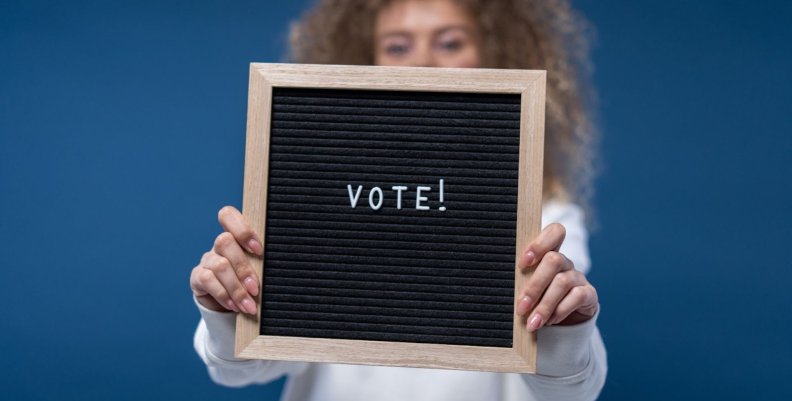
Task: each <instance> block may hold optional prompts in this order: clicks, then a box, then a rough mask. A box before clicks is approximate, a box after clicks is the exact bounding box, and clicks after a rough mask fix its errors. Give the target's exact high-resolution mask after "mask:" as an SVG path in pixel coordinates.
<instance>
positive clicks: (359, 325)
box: [261, 87, 520, 347]
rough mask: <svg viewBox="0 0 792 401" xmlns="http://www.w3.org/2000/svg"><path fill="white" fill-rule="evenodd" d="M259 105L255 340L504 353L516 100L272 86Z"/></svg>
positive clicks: (508, 337)
mask: <svg viewBox="0 0 792 401" xmlns="http://www.w3.org/2000/svg"><path fill="white" fill-rule="evenodd" d="M272 104H273V106H272V110H273V113H272V115H271V131H270V143H271V146H270V157H269V178H268V185H269V186H268V201H267V221H266V238H265V253H264V255H265V256H264V275H263V276H264V277H263V280H264V282H263V288H262V296H263V299H262V303H263V305H262V315H261V333H262V334H267V335H285V336H304V337H324V338H338V339H361V340H374V341H406V342H420V343H439V344H461V345H478V346H495V347H509V346H511V341H512V324H513V322H512V320H513V308H514V306H513V303H514V301H513V299H514V254H515V243H514V238H515V224H516V223H515V221H516V215H517V208H516V200H517V178H518V174H517V171H518V163H519V152H518V151H519V123H520V112H519V111H520V97H519V95H506V94H494V95H491V94H467V93H465V94H459V93H415V92H396V91H360V90H354V91H350V90H327V89H295V88H280V87H275V88H273V102H272ZM441 179H442V180H443V183H444V184H443V200H442V202H441V199H440V197H439V195H440V188H439V187H440V180H441ZM348 185H349V186H350V187H349V188H351V190H352V192H353V195H354V193H356V192H357V191H358V188H359V186H361V185H362V186H363V189H362V190H360V193H359V197H358V199H357V204H356V205H355V207H354V208H353V207H352V205H351V203H352V202H354V201H353V200H352V199H350V193H349V191H350V189H349V188H348V187H347V186H348ZM374 186H376V187H379V188H381V191H382V195H383V198H382V203H381V206H380V208H379V209H378V210H375V208H372V207H371V205H370V198H369V195H370V193H371V189H372V187H374ZM394 186H406V187H407V189H406V190H403V191H402V192H401V197H402V198H401V209H399V208H397V192H396V191H395V190H393V189H392V187H394ZM419 186H421V187H429V188H430V190H426V189H423V190H422V195H421V196H424V197H426V199H421V200H420V202H421V203H420V206H428V207H429V210H419V209H417V208H416V206H419V205H418V201H419V200H418V199H417V191H416V189H417V187H419ZM375 195H378V193H375ZM377 200H378V196H375V197H372V198H371V202H374V205H376V203H377ZM441 206H443V207H444V208H445V209H444V211H441V210H440V207H441Z"/></svg>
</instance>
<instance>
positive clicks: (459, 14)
mask: <svg viewBox="0 0 792 401" xmlns="http://www.w3.org/2000/svg"><path fill="white" fill-rule="evenodd" d="M473 26H474V23H473V19H472V17H471V16H470V15H469V14H468V13H467V12H466V10H465V9H464V8H462V7H461V6H460V5H458V4H457V3H456V2H454V1H452V0H397V1H392V2H390V3H389V4H388V5H386V6H385V7H383V8H382V9H381V10H380V11H379V13H378V14H377V21H376V34H377V36H382V35H389V34H400V33H411V32H422V31H436V30H440V29H448V28H450V27H459V28H463V29H470V28H473Z"/></svg>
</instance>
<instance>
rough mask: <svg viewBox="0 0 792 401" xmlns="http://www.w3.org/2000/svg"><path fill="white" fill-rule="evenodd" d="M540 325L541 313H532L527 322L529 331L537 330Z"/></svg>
mask: <svg viewBox="0 0 792 401" xmlns="http://www.w3.org/2000/svg"><path fill="white" fill-rule="evenodd" d="M541 326H542V315H540V314H538V313H534V315H533V316H532V317H531V320H530V321H529V322H528V330H529V331H536V330H539V327H541Z"/></svg>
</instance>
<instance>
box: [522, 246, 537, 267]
mask: <svg viewBox="0 0 792 401" xmlns="http://www.w3.org/2000/svg"><path fill="white" fill-rule="evenodd" d="M535 259H536V254H535V253H533V251H532V250H530V249H529V250H528V251H527V252H525V263H527V264H528V266H532V265H533V264H534V261H535Z"/></svg>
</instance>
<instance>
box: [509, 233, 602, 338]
mask: <svg viewBox="0 0 792 401" xmlns="http://www.w3.org/2000/svg"><path fill="white" fill-rule="evenodd" d="M565 236H566V229H565V228H564V226H562V225H561V224H558V223H554V224H550V225H549V226H547V227H545V229H544V230H542V232H541V233H540V234H539V236H538V237H536V239H535V240H533V242H531V243H530V244H529V245H528V247H527V248H526V250H525V252H524V253H523V255H522V256H521V257H520V260H519V263H518V267H519V268H520V269H528V268H532V267H534V271H533V274H532V275H531V277H530V279H529V280H528V284H527V285H526V286H525V289H524V290H523V294H522V296H521V297H520V298H519V301H518V302H517V314H518V315H520V316H524V315H527V316H528V318H527V325H528V330H530V331H536V330H538V329H540V328H542V327H543V326H546V325H555V324H557V325H572V324H577V323H582V322H585V321H587V320H589V319H591V318H592V317H594V315H595V314H596V313H597V308H599V298H598V297H597V290H596V289H595V288H594V286H592V285H591V284H590V283H589V282H588V280H586V276H585V275H584V274H583V273H582V272H580V271H578V270H575V266H574V264H573V263H572V261H571V260H569V259H568V258H567V257H566V256H564V255H563V254H562V253H560V252H558V250H559V249H560V248H561V244H562V243H563V242H564V237H565Z"/></svg>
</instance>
